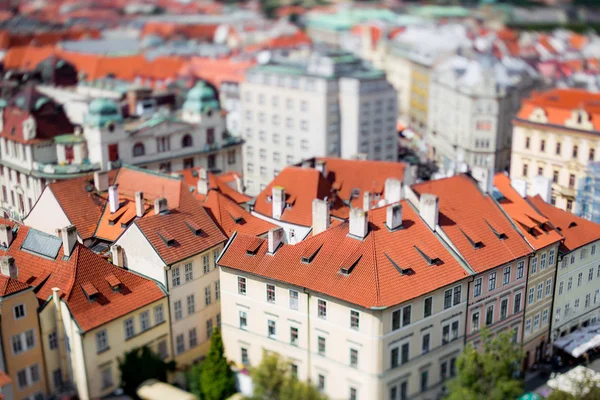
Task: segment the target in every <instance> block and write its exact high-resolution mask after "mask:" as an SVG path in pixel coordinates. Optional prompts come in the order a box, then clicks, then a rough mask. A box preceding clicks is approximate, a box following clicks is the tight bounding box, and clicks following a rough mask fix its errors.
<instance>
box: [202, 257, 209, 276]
mask: <svg viewBox="0 0 600 400" xmlns="http://www.w3.org/2000/svg"><path fill="white" fill-rule="evenodd" d="M202 269H203V270H204V273H205V274H208V273H209V272H210V257H209V256H208V254H205V255H203V256H202Z"/></svg>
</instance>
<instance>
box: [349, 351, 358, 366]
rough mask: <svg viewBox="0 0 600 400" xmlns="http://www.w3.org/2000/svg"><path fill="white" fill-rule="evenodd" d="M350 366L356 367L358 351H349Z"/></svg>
mask: <svg viewBox="0 0 600 400" xmlns="http://www.w3.org/2000/svg"><path fill="white" fill-rule="evenodd" d="M350 366H351V367H354V368H356V367H357V366H358V350H356V349H350Z"/></svg>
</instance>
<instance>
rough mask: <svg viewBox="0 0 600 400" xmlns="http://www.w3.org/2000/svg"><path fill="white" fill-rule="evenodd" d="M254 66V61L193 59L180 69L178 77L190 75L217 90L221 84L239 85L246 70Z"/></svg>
mask: <svg viewBox="0 0 600 400" xmlns="http://www.w3.org/2000/svg"><path fill="white" fill-rule="evenodd" d="M255 64H256V61H254V60H244V61H236V60H232V59H229V58H222V59H221V58H214V59H213V58H202V57H193V58H191V59H190V60H189V61H188V62H187V63H186V64H184V65H183V66H182V67H181V69H180V71H179V75H181V76H188V75H191V76H194V77H196V78H199V79H203V80H205V81H208V82H210V83H211V84H212V85H214V86H215V87H217V88H219V87H220V86H221V84H222V83H223V82H235V83H241V82H242V81H244V79H245V76H246V70H247V69H249V68H250V67H252V66H254V65H255Z"/></svg>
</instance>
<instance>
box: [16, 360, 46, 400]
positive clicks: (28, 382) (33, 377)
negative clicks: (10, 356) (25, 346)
mask: <svg viewBox="0 0 600 400" xmlns="http://www.w3.org/2000/svg"><path fill="white" fill-rule="evenodd" d="M40 374H41V372H40V366H39V364H33V365H30V366H29V367H27V368H24V369H22V370H20V371H17V385H18V386H19V389H21V390H22V389H25V388H26V387H28V386H32V385H35V384H36V383H37V382H39V381H40V379H41V375H40ZM41 398H43V396H42V397H41Z"/></svg>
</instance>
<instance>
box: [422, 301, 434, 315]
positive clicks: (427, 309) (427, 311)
mask: <svg viewBox="0 0 600 400" xmlns="http://www.w3.org/2000/svg"><path fill="white" fill-rule="evenodd" d="M432 305H433V297H427V298H426V299H425V301H424V303H423V318H427V317H429V316H431V313H432Z"/></svg>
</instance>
